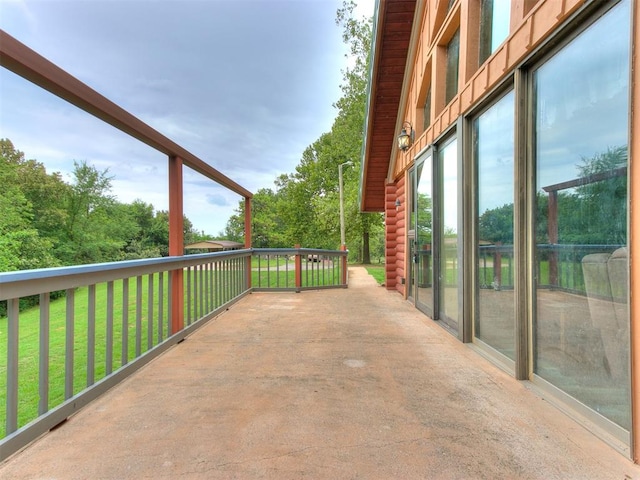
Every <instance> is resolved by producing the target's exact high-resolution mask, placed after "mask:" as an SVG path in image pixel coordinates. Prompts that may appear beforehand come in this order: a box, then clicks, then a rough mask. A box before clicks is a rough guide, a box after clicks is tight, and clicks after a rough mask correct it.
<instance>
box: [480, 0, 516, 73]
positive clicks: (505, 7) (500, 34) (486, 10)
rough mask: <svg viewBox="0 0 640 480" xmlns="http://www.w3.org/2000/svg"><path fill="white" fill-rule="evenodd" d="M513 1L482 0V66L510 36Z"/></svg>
mask: <svg viewBox="0 0 640 480" xmlns="http://www.w3.org/2000/svg"><path fill="white" fill-rule="evenodd" d="M510 14H511V0H481V3H480V42H479V44H480V54H479V60H480V62H479V63H480V64H481V65H482V64H483V63H484V61H485V60H486V59H487V58H489V56H490V55H491V54H492V53H493V52H495V51H496V48H498V46H499V45H500V44H501V43H502V42H504V40H505V39H506V38H507V37H508V36H509V23H510V20H511V18H510Z"/></svg>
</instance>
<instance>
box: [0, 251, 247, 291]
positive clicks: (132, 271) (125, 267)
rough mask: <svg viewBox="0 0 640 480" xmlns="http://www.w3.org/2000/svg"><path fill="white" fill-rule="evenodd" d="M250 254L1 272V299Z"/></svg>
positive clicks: (210, 254)
mask: <svg viewBox="0 0 640 480" xmlns="http://www.w3.org/2000/svg"><path fill="white" fill-rule="evenodd" d="M251 251H252V250H251V249H242V250H231V251H223V252H213V253H203V254H196V255H184V256H173V257H163V258H149V259H142V260H127V261H123V262H110V263H98V264H90V265H74V266H70V267H57V268H42V269H37V270H22V271H17V272H3V273H0V300H7V299H9V298H17V297H24V296H28V295H35V294H38V293H42V292H47V291H49V292H50V291H56V290H65V289H68V288H75V287H79V286H83V285H90V284H93V283H99V282H108V281H112V280H118V279H121V278H128V277H130V276H135V275H146V274H151V273H156V272H161V271H168V270H179V269H182V268H186V267H190V266H193V265H198V264H202V263H205V261H206V260H211V261H219V260H228V259H232V258H238V257H246V256H249V255H250V254H251Z"/></svg>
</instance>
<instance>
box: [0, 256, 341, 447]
mask: <svg viewBox="0 0 640 480" xmlns="http://www.w3.org/2000/svg"><path fill="white" fill-rule="evenodd" d="M262 262H263V265H264V266H266V260H264V259H263V260H262ZM270 265H271V268H272V270H271V271H269V272H267V271H266V270H265V271H261V272H258V271H255V270H254V271H252V285H253V286H256V287H257V286H258V285H261V286H262V287H267V286H268V287H271V288H274V287H276V286H278V287H289V288H293V287H294V286H295V270H294V268H293V266H291V267H290V268H289V271H288V272H287V271H285V270H284V268H283V265H284V259H276V258H273V259H271V261H270ZM276 265H280V271H279V272H276V270H275V268H274V267H275V266H276ZM337 272H338V271H337V269H336V270H335V271H334V270H332V269H327V270H325V271H324V276H323V270H321V269H316V270H314V271H313V275H312V271H311V270H309V271H308V276H307V272H306V271H304V270H303V272H302V285H303V286H305V287H306V286H322V285H334V284H337V283H339V281H340V279H339V278H337V277H338V274H337ZM218 273H220V275H222V280H220V279H219V277H217V276H214V277H213V279H209V280H208V281H204V280H203V277H202V276H200V275H199V274H198V273H196V272H193V275H192V277H191V283H192V286H191V287H192V290H195V288H194V285H193V283H194V282H195V278H197V279H198V282H200V283H199V287H198V288H197V290H198V294H199V293H200V284H203V285H202V287H203V288H205V287H206V286H208V287H209V288H210V289H211V291H213V292H215V293H214V294H211V295H209V300H210V301H209V304H208V307H209V310H213V309H215V308H216V307H218V306H220V305H221V304H223V303H225V302H226V301H228V300H230V299H231V298H230V296H231V292H230V291H229V290H228V288H224V285H226V283H225V284H223V283H221V281H222V282H224V281H225V280H226V281H227V282H228V281H229V280H230V279H231V277H233V278H236V277H237V276H238V273H239V272H238V271H237V270H236V271H222V272H218ZM267 275H268V282H267ZM151 277H152V278H153V286H152V288H153V301H152V305H151V307H149V300H148V299H149V293H148V292H149V279H150V276H147V275H145V276H143V277H141V278H140V281H139V282H138V280H137V279H136V278H132V279H130V280H129V281H128V288H129V297H128V302H124V301H123V281H122V280H119V281H115V282H114V283H113V297H114V298H113V327H112V332H113V334H112V335H113V347H112V358H111V360H110V361H108V359H107V311H106V310H107V284H106V283H103V284H98V285H97V286H96V288H95V291H96V293H95V298H96V307H95V340H94V342H93V344H94V346H95V360H94V363H95V367H94V369H93V376H94V381H96V382H97V381H98V380H100V379H102V378H104V376H105V375H106V374H107V366H108V365H110V368H111V371H115V370H117V369H118V368H120V367H121V366H122V365H123V364H125V363H127V362H130V361H132V360H133V359H134V358H136V357H137V356H138V355H139V354H141V353H144V352H146V351H147V350H148V349H149V348H150V347H153V346H155V345H157V344H158V343H161V342H162V341H164V340H165V339H166V338H167V337H168V330H169V325H167V318H168V308H169V306H168V299H169V295H168V289H169V286H168V278H169V275H168V274H164V275H163V281H162V287H160V285H159V284H160V282H159V275H158V274H156V275H153V276H151ZM204 277H205V278H206V275H204ZM259 280H260V282H261V283H258V281H259ZM207 282H208V283H207ZM214 283H215V284H214ZM184 286H185V292H186V288H187V274H186V273H185V279H184ZM138 288H140V292H141V295H140V297H141V299H142V300H141V302H140V311H139V315H137V306H136V300H135V299H136V291H137V289H138ZM160 288H161V289H162V292H163V302H162V309H163V317H164V319H165V320H164V324H163V325H161V326H160V327H161V328H162V330H161V331H160V335H159V325H158V323H157V318H158V313H159V302H158V299H159V289H160ZM236 293H241V292H236ZM212 297H215V298H212ZM195 301H196V299H195V293H194V292H193V291H192V296H191V299H190V301H188V299H185V305H184V308H185V321H187V318H191V319H195V318H199V315H198V313H197V312H199V311H202V310H203V309H206V308H205V307H204V306H202V305H196V304H195ZM125 303H126V305H125ZM214 303H215V305H213V304H214ZM66 304H67V298H65V297H63V298H59V299H56V300H52V301H51V303H50V309H49V310H50V317H49V318H50V321H49V325H50V326H49V369H48V372H49V408H53V407H55V406H57V405H59V404H60V403H62V402H63V401H64V395H65V388H64V381H65V365H64V360H65V342H66V334H67V325H66V323H67V321H66V315H67V314H66V311H67V307H66ZM88 304H89V288H88V287H83V288H78V289H76V290H75V292H74V302H73V308H74V315H73V316H74V322H73V336H74V342H73V356H74V368H73V370H74V373H73V394H74V395H75V394H77V393H79V392H80V391H82V390H83V389H84V388H86V387H87V349H88V348H87V346H88V344H89V330H90V329H89V322H88V311H89V307H88ZM150 308H151V310H152V311H151V312H150V311H149V309H150ZM187 309H189V310H190V313H191V314H190V315H188V312H187ZM124 312H126V322H125V321H124V319H123V314H124ZM204 313H206V312H204ZM39 315H40V310H39V308H38V307H32V308H29V309H27V310H24V311H22V312H20V325H19V337H18V344H19V351H18V379H19V386H18V412H19V413H18V425H19V427H20V426H23V425H25V424H27V423H28V422H30V421H31V420H33V419H35V418H36V417H37V416H38V401H39V392H38V372H39V366H38V362H39V353H40V346H39V342H40V320H39ZM150 319H151V321H150ZM123 324H124V328H123ZM124 329H126V333H124V334H123V330H124ZM123 343H124V346H123ZM6 382H7V318H6V317H0V406H1V407H0V438H3V437H4V436H5V427H6V408H5V406H6V397H5V396H6Z"/></svg>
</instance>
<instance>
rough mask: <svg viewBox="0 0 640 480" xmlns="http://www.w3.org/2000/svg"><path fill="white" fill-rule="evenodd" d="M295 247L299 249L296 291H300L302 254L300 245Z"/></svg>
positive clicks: (296, 259)
mask: <svg viewBox="0 0 640 480" xmlns="http://www.w3.org/2000/svg"><path fill="white" fill-rule="evenodd" d="M294 248H295V249H296V250H297V251H296V256H295V264H296V272H295V276H296V292H300V289H301V288H302V256H301V255H300V245H299V244H297V245H296V246H295V247H294Z"/></svg>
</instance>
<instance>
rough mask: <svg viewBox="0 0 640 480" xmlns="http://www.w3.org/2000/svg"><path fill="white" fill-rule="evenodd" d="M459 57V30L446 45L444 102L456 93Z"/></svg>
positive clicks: (447, 101) (448, 100)
mask: <svg viewBox="0 0 640 480" xmlns="http://www.w3.org/2000/svg"><path fill="white" fill-rule="evenodd" d="M459 59H460V30H457V31H456V33H455V34H454V35H453V37H452V38H451V41H450V42H449V44H448V45H447V78H446V82H447V85H446V89H445V102H444V103H445V104H446V103H449V102H450V101H451V100H452V99H453V97H455V96H456V93H458V70H459V64H460V62H459Z"/></svg>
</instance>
